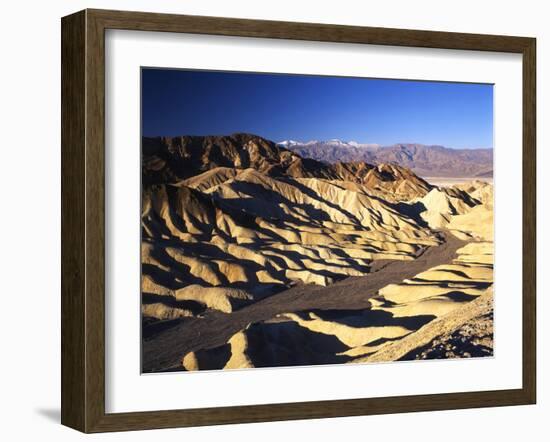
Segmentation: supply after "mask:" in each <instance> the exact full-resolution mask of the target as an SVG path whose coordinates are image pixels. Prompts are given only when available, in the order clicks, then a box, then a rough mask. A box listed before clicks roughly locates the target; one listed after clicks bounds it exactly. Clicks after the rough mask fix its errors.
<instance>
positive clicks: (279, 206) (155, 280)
mask: <svg viewBox="0 0 550 442" xmlns="http://www.w3.org/2000/svg"><path fill="white" fill-rule="evenodd" d="M211 172H212V173H210V172H208V173H206V174H202V175H201V176H199V177H194V178H192V179H190V180H187V181H186V182H185V183H183V182H182V183H178V184H177V185H174V186H171V185H157V186H154V187H153V188H151V189H149V190H148V191H146V192H145V193H144V197H143V215H142V220H143V232H144V235H143V242H142V262H143V272H142V273H143V275H144V278H146V283H144V285H143V291H144V293H149V294H155V295H157V296H170V297H174V296H175V295H174V294H175V293H176V291H178V290H181V289H183V288H185V287H189V286H192V287H195V289H194V290H192V289H191V288H189V289H188V291H187V292H186V293H187V295H186V296H187V298H186V300H187V301H196V302H198V303H200V304H202V305H203V306H204V307H205V308H213V309H219V310H222V311H224V310H227V309H228V308H229V307H227V306H224V307H223V308H218V307H219V305H221V304H220V303H216V302H210V303H208V302H205V297H204V293H206V292H207V291H208V290H210V289H211V288H214V287H216V288H219V289H223V290H225V291H227V290H229V289H230V288H236V289H239V290H242V291H243V292H244V293H246V298H247V299H249V300H250V299H259V298H261V297H264V296H266V295H269V294H272V293H276V292H278V291H281V290H284V289H286V288H289V287H291V286H293V285H295V284H317V285H320V286H327V285H330V284H332V283H334V282H335V281H338V280H341V279H343V278H346V277H349V276H363V275H367V274H368V273H369V271H370V268H371V263H372V262H373V261H375V260H381V259H382V260H383V259H391V260H412V259H414V258H415V257H416V256H418V254H420V253H422V251H423V250H424V249H425V248H426V247H429V246H434V245H437V244H439V243H440V239H439V236H438V235H437V234H436V233H435V232H432V231H430V230H426V229H425V228H423V227H422V226H421V225H419V224H418V223H417V222H416V221H415V220H414V219H413V218H410V217H409V216H407V215H405V214H403V213H400V212H399V210H397V208H396V206H394V205H393V204H390V203H386V202H385V201H384V200H382V199H379V198H375V197H372V196H370V195H369V194H368V192H367V188H366V187H365V186H360V185H358V187H357V189H356V190H351V189H345V188H342V186H341V185H338V184H335V182H333V181H326V180H321V179H317V178H304V179H299V180H295V179H291V178H284V179H275V178H272V177H269V176H267V175H264V174H261V173H259V172H257V171H255V170H254V169H246V170H243V171H240V172H238V173H236V174H234V173H233V172H228V169H221V170H219V169H216V170H214V171H211ZM214 172H215V173H214ZM186 184H192V185H193V186H194V187H188V186H187V185H186ZM198 189H202V190H203V191H202V192H201V191H199V190H198ZM144 280H145V279H144ZM194 291H195V292H196V295H194V294H193V292H194ZM216 293H217V294H216V296H222V297H223V295H221V294H220V293H221V291H218V292H216ZM152 301H154V302H152V303H153V304H157V303H158V302H162V298H159V297H156V298H154V299H153V298H152ZM167 308H168V307H164V308H160V307H155V308H153V307H152V306H148V305H147V303H146V304H144V309H143V313H144V315H151V316H153V317H157V318H159V319H161V318H166V317H170V316H174V315H175V316H176V317H177V316H187V310H186V309H185V308H183V309H182V310H184V311H185V313H184V312H183V311H182V312H179V311H178V310H177V308H178V307H177V305H176V306H174V305H171V306H170V308H169V309H168V310H169V311H172V310H173V311H172V312H171V313H170V312H169V311H167ZM170 309H171V310H170ZM174 309H176V310H174Z"/></svg>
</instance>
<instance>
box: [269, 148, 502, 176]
mask: <svg viewBox="0 0 550 442" xmlns="http://www.w3.org/2000/svg"><path fill="white" fill-rule="evenodd" d="M278 144H279V145H281V146H284V147H285V148H286V149H289V150H291V151H293V152H296V153H297V154H298V155H300V156H301V157H303V158H310V159H314V160H317V161H322V162H324V163H329V164H335V163H338V162H358V161H364V162H368V163H371V164H381V163H391V164H397V165H399V166H403V167H407V168H409V169H411V170H412V171H413V172H415V173H416V174H418V175H420V176H425V177H451V176H452V177H484V178H490V177H492V176H493V149H450V148H447V147H444V146H438V145H423V144H395V145H393V146H380V145H378V144H360V143H357V142H355V141H349V142H346V141H342V140H338V139H334V140H328V141H309V142H305V143H302V142H299V141H294V140H286V141H281V142H280V143H278Z"/></svg>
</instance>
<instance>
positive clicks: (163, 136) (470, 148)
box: [141, 131, 494, 150]
mask: <svg viewBox="0 0 550 442" xmlns="http://www.w3.org/2000/svg"><path fill="white" fill-rule="evenodd" d="M241 134H246V135H254V136H257V137H260V138H264V139H266V140H268V141H271V142H272V143H275V144H277V145H280V144H281V143H284V142H285V141H293V142H295V143H297V144H308V143H313V142H316V143H327V142H329V141H340V142H342V143H346V144H350V143H356V144H358V145H369V146H379V147H393V146H399V145H418V146H428V147H443V148H444V149H452V150H488V149H494V147H493V146H491V147H480V146H477V147H451V146H448V145H445V144H433V143H419V142H410V141H407V142H402V141H399V142H394V143H390V144H381V143H371V142H359V141H356V140H344V139H342V138H328V139H324V140H323V139H310V140H308V141H299V140H296V139H293V138H287V139H284V140H281V141H274V140H272V139H270V138H266V137H264V136H262V135H258V134H255V133H252V132H246V131H242V132H232V133H229V134H208V135H204V134H201V135H197V134H179V135H144V134H142V135H141V136H142V138H143V137H145V138H165V137H169V138H175V137H230V136H233V135H241Z"/></svg>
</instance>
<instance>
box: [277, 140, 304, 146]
mask: <svg viewBox="0 0 550 442" xmlns="http://www.w3.org/2000/svg"><path fill="white" fill-rule="evenodd" d="M277 144H278V145H279V146H296V145H297V144H302V143H300V142H299V141H296V140H284V141H279V142H278V143H277Z"/></svg>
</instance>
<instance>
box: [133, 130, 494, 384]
mask: <svg viewBox="0 0 550 442" xmlns="http://www.w3.org/2000/svg"><path fill="white" fill-rule="evenodd" d="M332 144H333V146H330V143H324V144H323V143H317V144H316V145H315V146H313V145H309V146H307V145H306V144H300V143H296V142H294V143H291V142H284V143H279V144H277V143H275V142H273V141H270V140H267V139H265V138H262V137H260V136H257V135H252V134H242V133H241V134H233V135H227V136H180V137H143V139H142V187H143V188H142V214H141V225H142V251H141V254H142V281H141V284H142V338H143V339H142V371H143V372H145V373H154V372H166V371H187V370H213V369H242V368H252V367H280V366H296V365H316V364H335V363H363V362H389V361H401V360H415V359H435V358H454V357H460V358H462V357H481V356H491V355H493V288H492V287H493V186H492V149H486V150H487V151H489V152H485V151H484V152H481V151H479V152H474V151H470V152H464V151H456V152H447V151H446V150H445V149H444V148H441V147H440V146H436V147H435V148H434V147H433V146H431V147H430V146H428V147H426V146H418V145H399V146H391V147H387V148H380V147H377V146H374V147H372V146H370V147H369V146H352V147H354V149H355V150H354V149H350V148H349V146H348V148H347V149H345V152H347V153H348V156H347V157H346V156H344V155H343V153H342V152H344V151H341V152H340V153H338V151H335V150H334V149H336V147H337V146H336V147H335V146H334V144H335V143H332ZM327 146H328V147H327ZM447 150H449V149H447ZM331 152H332V153H331ZM350 152H359V154H360V155H359V154H357V155H354V156H352V155H351V154H350ZM358 155H359V156H358ZM475 155H478V156H477V157H476V156H475ZM422 176H423V177H436V178H437V179H425V178H422ZM453 178H457V180H453Z"/></svg>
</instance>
